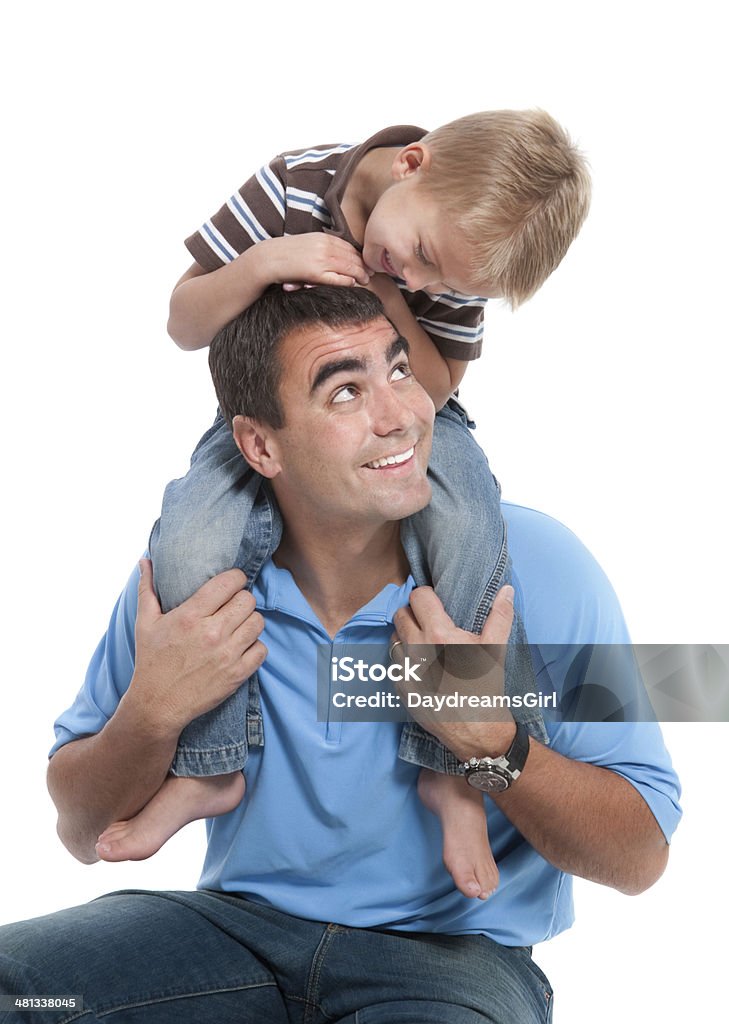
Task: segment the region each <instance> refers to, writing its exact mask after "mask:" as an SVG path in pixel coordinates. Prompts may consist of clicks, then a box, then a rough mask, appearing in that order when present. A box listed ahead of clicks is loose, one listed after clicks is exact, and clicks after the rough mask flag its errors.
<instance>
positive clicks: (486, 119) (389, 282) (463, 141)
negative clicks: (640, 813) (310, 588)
mask: <svg viewBox="0 0 729 1024" xmlns="http://www.w3.org/2000/svg"><path fill="white" fill-rule="evenodd" d="M589 190H590V186H589V175H588V173H587V170H586V168H585V165H584V162H583V160H582V158H581V156H580V155H579V153H578V152H577V151H576V150H575V148H574V147H573V146H572V145H571V143H570V142H569V139H568V138H567V136H566V135H565V133H564V132H563V130H562V129H561V128H560V127H559V125H557V124H556V123H555V122H554V121H553V120H552V118H550V117H549V116H548V115H547V114H545V113H544V112H541V111H525V112H520V111H493V112H484V113H480V114H473V115H470V116H468V117H464V118H461V119H460V120H458V121H454V122H452V123H450V124H447V125H445V126H443V127H442V128H439V129H437V130H436V131H434V132H431V133H428V134H426V133H425V132H424V131H423V130H422V129H419V128H414V127H402V126H401V127H396V128H389V129H386V130H385V131H383V132H379V133H378V134H377V135H375V136H373V137H372V138H371V139H369V140H368V141H367V142H365V143H363V144H362V145H360V146H357V147H351V146H345V145H336V146H322V147H317V148H315V149H310V150H302V151H297V152H292V153H285V154H282V155H281V156H279V157H277V158H276V159H274V160H273V161H272V162H271V163H270V164H269V165H268V166H266V167H264V168H262V169H261V170H260V171H259V172H258V174H257V175H255V176H254V177H253V178H251V179H250V180H249V181H248V182H246V184H244V185H243V186H242V187H241V189H240V190H239V192H238V193H236V195H234V196H233V197H232V198H231V199H230V200H229V201H228V203H227V204H226V205H225V206H223V207H222V208H221V210H220V211H219V212H218V213H217V214H216V215H215V216H214V217H213V218H212V219H211V220H210V221H208V222H207V223H206V224H205V225H204V226H203V227H202V229H201V230H200V231H199V232H197V233H196V234H194V235H192V236H191V237H190V238H188V239H187V241H186V245H187V247H188V249H189V251H190V252H191V254H192V256H193V257H194V259H195V263H194V264H193V266H192V267H191V268H190V269H189V270H188V271H187V273H186V274H184V275H183V277H182V278H181V279H180V281H179V282H178V283H177V285H176V286H175V289H174V291H173V294H172V299H171V303H170V319H169V324H168V329H169V332H170V334H171V336H172V337H173V339H174V340H175V341H176V342H177V344H179V345H180V347H182V348H184V349H196V348H201V347H203V346H206V345H208V344H210V342H211V341H212V339H213V338H214V336H215V335H216V334H217V332H218V331H219V330H220V329H221V328H222V327H224V326H225V325H226V324H227V323H229V321H231V320H232V319H233V318H234V317H235V316H236V315H238V314H239V313H240V312H242V311H243V310H244V309H246V308H248V306H250V305H251V304H252V303H253V302H254V301H255V300H256V299H257V298H258V297H259V296H260V295H261V294H262V293H263V291H264V290H265V289H266V288H267V287H269V286H270V285H272V284H276V283H278V284H281V285H283V287H284V288H294V287H300V286H301V285H316V284H335V285H341V286H344V287H348V286H354V285H360V286H363V287H368V288H371V289H372V290H374V291H375V292H376V293H377V294H378V295H379V297H380V298H381V300H382V302H383V304H384V307H385V311H386V314H387V316H388V317H389V319H390V320H391V321H392V323H393V324H394V326H395V327H396V329H397V330H398V331H399V333H400V334H401V335H403V336H404V337H405V338H407V340H408V342H409V345H410V363H411V366H412V370H413V372H414V373H415V376H416V377H417V378H418V379H419V381H420V383H421V384H422V385H423V386H424V387H425V389H426V390H427V391H428V393H429V394H430V397H431V398H432V400H433V402H434V404H435V407H436V409H437V410H439V412H438V416H437V417H436V429H435V431H434V439H433V453H432V456H431V464H430V475H431V484H432V487H433V499H432V501H431V504H430V505H429V506H428V508H427V509H426V510H424V511H423V512H421V513H419V514H418V515H417V516H414V517H412V518H411V519H409V520H406V521H405V522H404V523H403V527H402V540H403V545H404V548H405V551H406V554H407V556H408V560H409V563H410V567H411V571H412V573H413V576H414V578H415V581H416V583H417V584H418V585H423V584H432V585H434V586H435V588H436V591H437V593H438V594H439V596H440V598H441V600H442V601H443V604H444V606H445V608H446V611H447V612H448V614H449V615H450V616H451V618H452V619H453V620H454V622H455V623H456V624H457V625H458V626H460V627H461V628H463V629H466V630H470V631H472V632H480V630H481V627H482V626H483V622H484V620H485V617H486V615H487V613H488V611H489V609H490V606H491V602H492V601H493V598H494V596H495V594H496V592H497V591H498V589H499V588H500V587H501V586H502V584H503V583H504V582H506V580H507V579H508V570H509V561H508V554H507V552H506V544H505V531H504V527H503V523H502V520H501V516H500V511H499V488H498V484H497V483H496V481H495V480H494V478H493V477H492V476H491V473H490V470H489V468H488V462H487V461H486V459H485V456H484V455H483V453H482V452H481V450H480V449H479V448H478V446H477V445H476V444H475V442H474V440H473V438H472V435H471V433H470V430H469V429H468V427H469V426H472V424H470V423H469V422H468V420H467V417H466V416H465V413H464V412H463V410H462V409H461V407H460V406H459V405H458V403H457V402H455V400H454V399H453V398H452V397H451V396H452V394H453V392H454V391H455V389H456V388H457V387H458V384H459V383H460V381H461V379H462V377H463V374H464V372H465V369H466V364H467V362H468V361H469V360H471V359H475V358H477V357H478V356H479V355H480V351H481V323H482V318H483V306H484V302H485V300H486V299H488V298H496V297H504V298H506V299H508V300H509V301H510V302H511V304H512V306H516V305H518V304H519V303H521V302H523V301H524V300H525V299H527V298H529V297H530V296H531V295H532V294H533V293H534V292H535V291H536V290H537V289H538V288H539V287H540V285H541V284H542V283H543V282H544V280H546V278H547V277H548V276H549V274H550V273H551V272H552V271H553V270H554V269H555V267H556V266H557V265H558V264H559V262H560V260H561V259H562V257H563V256H564V254H565V252H566V251H567V249H568V247H569V245H570V243H571V242H572V240H573V239H574V237H575V236H576V234H577V232H578V230H579V228H580V226H581V224H582V221H583V220H584V217H585V215H586V213H587V209H588V205H589ZM352 391H353V389H351V388H342V389H340V390H339V392H338V394H337V396H336V399H335V400H336V401H337V402H347V401H350V400H352V399H353V398H354V397H356V396H355V395H354V394H353V393H352ZM315 443H316V439H315V438H312V444H315ZM384 447H387V443H385V444H384ZM390 447H392V448H393V450H392V451H389V449H388V451H387V452H386V453H384V452H383V458H382V459H378V460H377V465H375V464H373V465H372V466H371V467H367V468H368V469H372V470H373V471H378V470H381V469H384V468H385V466H386V465H387V461H386V460H388V459H389V460H391V461H401V460H403V459H406V458H408V457H409V456H410V455H411V454H412V453H408V452H400V451H399V450H395V449H397V442H396V441H392V442H390ZM280 529H281V526H280V519H279V517H278V513H277V510H276V508H275V503H273V501H272V498H271V497H270V495H268V493H267V492H266V490H265V487H264V486H262V484H261V481H260V478H258V477H257V476H256V475H255V474H253V473H252V471H251V470H250V468H249V467H248V466H247V464H246V463H245V461H244V460H243V459H242V458H241V457H240V455H239V453H238V450H237V448H236V447H235V444H234V442H233V440H232V437H231V435H230V431H229V430H228V428H227V427H226V425H225V423H224V422H223V420H222V418H221V417H220V416H218V419H217V420H216V422H215V423H214V424H213V427H212V428H211V429H210V430H209V431H208V433H207V434H206V435H205V436H204V437H203V439H202V440H201V442H200V444H199V445H198V447H197V449H196V450H195V453H194V454H193V458H192V463H191V469H190V472H189V473H188V475H187V476H186V477H185V478H184V479H183V480H181V481H173V482H172V483H171V484H170V485H169V486H168V488H167V491H166V492H165V499H164V503H163V510H162V516H161V518H160V520H159V521H158V523H157V524H156V526H155V530H154V531H153V535H152V538H151V542H150V550H151V553H152V557H153V561H154V566H155V582H156V585H157V588H158V592H159V595H160V600H161V603H162V607H163V609H164V610H168V609H170V608H172V607H175V606H176V605H178V604H180V603H181V602H182V601H184V600H185V599H186V598H187V597H189V596H190V595H191V594H192V593H193V592H194V591H195V590H196V589H197V588H198V587H199V586H200V585H201V584H202V583H203V582H204V581H205V580H206V579H208V578H209V577H210V576H212V575H214V574H215V573H217V572H221V571H223V570H224V569H228V568H230V567H231V566H232V565H236V566H238V567H239V568H242V569H243V570H244V572H245V573H246V575H247V577H248V583H247V586H249V587H250V586H251V584H252V582H253V580H254V578H255V576H256V574H257V572H258V570H259V569H260V566H261V564H262V563H263V561H265V559H266V558H267V557H270V556H271V555H272V554H273V552H274V551H275V550H276V547H277V546H278V542H279V540H280ZM181 552H184V555H183V554H181ZM525 642H526V637H525V635H524V632H523V627H522V625H521V623H520V622H519V621H518V620H517V621H516V622H515V626H514V630H513V631H512V636H511V640H510V644H509V648H508V651H507V661H506V690H507V693H510V694H512V695H514V694H519V693H524V692H526V691H528V690H530V689H532V688H533V672H532V668H531V662H530V658H529V653H528V649H527V648H526V647H525V646H524V645H525ZM246 700H247V704H246ZM515 717H516V718H517V719H518V720H520V721H522V722H523V723H524V724H525V725H526V726H527V728H528V729H529V730H530V732H531V733H532V734H533V735H534V736H535V737H536V738H538V739H540V740H542V741H543V742H545V741H546V732H545V730H544V725H543V722H542V720H541V717H540V716H539V715H538V714H536V713H534V712H524V711H522V712H517V713H515ZM261 738H262V733H261V716H260V699H259V694H258V686H257V680H256V677H255V676H253V677H251V679H250V680H249V682H248V685H247V687H242V688H241V690H239V691H238V693H236V694H235V695H234V696H233V697H232V698H230V699H229V700H228V701H226V702H225V703H224V704H223V705H221V706H220V707H219V708H216V709H215V710H214V711H213V712H210V713H209V714H208V715H205V716H203V718H202V719H199V720H198V721H196V722H193V723H191V725H190V726H188V728H187V729H186V730H185V731H184V732H183V734H182V736H181V738H180V746H179V747H178V752H177V756H176V758H175V762H174V763H173V766H172V773H173V774H171V775H170V776H169V778H168V780H167V782H166V783H165V785H164V786H163V787H162V789H161V790H160V791H159V793H158V794H157V795H156V796H155V797H154V799H153V800H152V801H150V803H149V804H148V805H147V806H146V807H145V808H143V809H142V811H141V812H140V813H139V814H138V815H137V816H136V817H135V818H134V819H132V820H131V821H129V822H118V823H116V824H115V825H112V826H110V828H109V829H107V830H106V831H105V832H104V833H103V835H102V836H100V837H99V844H98V847H97V851H98V853H99V856H100V857H101V858H102V859H106V860H122V859H139V858H143V857H148V856H150V855H151V854H153V853H154V852H156V851H157V850H158V849H159V847H160V846H161V845H162V844H163V843H164V842H166V840H167V839H168V838H169V837H170V836H171V835H172V834H173V833H174V832H175V831H177V830H178V829H179V828H180V827H182V825H184V824H186V823H187V822H188V821H192V820H194V819H196V818H200V817H209V816H214V815H217V814H222V813H225V812H226V811H228V810H231V809H232V808H233V807H234V806H236V805H237V803H238V802H239V800H240V799H241V798H242V796H243V793H244V789H245V781H244V777H243V775H242V773H241V769H242V768H243V766H244V764H245V761H246V758H247V743H248V742H251V743H260V742H261ZM400 756H401V757H403V758H404V759H405V760H408V761H410V762H413V763H416V764H419V765H421V766H422V770H421V773H420V776H419V785H418V791H419V794H420V796H421V798H422V799H423V800H424V802H425V803H426V805H427V806H428V807H430V809H431V810H433V811H434V813H436V814H438V816H439V817H440V820H441V823H442V827H443V834H444V860H445V863H446V866H447V867H448V869H449V870H450V872H451V874H452V875H453V878H454V880H455V882H456V885H457V886H458V888H459V889H460V890H461V892H463V893H464V895H466V896H471V897H479V898H482V899H484V898H487V897H488V896H489V895H490V894H491V893H492V892H493V891H494V889H495V887H496V884H497V881H498V871H497V868H496V864H495V862H494V859H493V856H492V854H491V850H490V847H489V844H488V835H487V831H486V819H485V815H484V808H483V798H482V795H481V794H480V793H479V792H477V791H475V790H472V789H470V788H469V787H468V786H467V785H466V782H465V780H464V779H463V778H462V776H461V777H459V767H458V764H457V762H456V760H455V758H454V757H453V755H451V754H450V752H449V751H446V750H445V749H444V748H442V747H441V746H440V744H438V743H437V742H436V741H435V740H434V739H433V737H431V736H429V735H428V734H426V733H424V732H423V731H422V730H420V729H419V728H418V727H417V726H415V725H414V724H412V723H411V724H408V725H406V726H405V728H404V730H403V740H402V744H401V748H400ZM432 769H436V770H435V771H433V770H432Z"/></svg>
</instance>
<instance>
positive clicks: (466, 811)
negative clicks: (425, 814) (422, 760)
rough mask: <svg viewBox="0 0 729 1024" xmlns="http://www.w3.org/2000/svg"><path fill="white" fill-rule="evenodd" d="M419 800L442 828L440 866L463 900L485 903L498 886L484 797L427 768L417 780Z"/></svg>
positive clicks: (462, 782) (456, 777) (454, 778)
mask: <svg viewBox="0 0 729 1024" xmlns="http://www.w3.org/2000/svg"><path fill="white" fill-rule="evenodd" d="M418 796H419V797H420V799H421V800H422V801H423V803H424V804H425V806H426V807H427V808H428V810H429V811H432V812H433V814H435V815H437V816H438V817H439V818H440V823H441V826H442V828H443V863H444V864H445V866H446V867H447V868H448V870H449V871H450V873H451V875H452V876H453V881H454V882H455V883H456V885H457V886H458V888H459V889H460V891H461V892H462V893H463V895H464V896H470V897H472V898H473V899H476V898H478V899H480V900H486V899H488V898H489V896H492V895H493V893H494V892H495V891H496V887H497V885H498V884H499V869H498V868H497V867H496V861H495V860H494V857H493V854H492V853H491V846H490V845H489V834H488V830H487V827H486V811H485V809H484V805H483V795H482V794H481V793H479V792H478V790H475V789H472V788H471V787H470V786H469V785H468V784H467V782H466V781H465V779H464V778H462V777H461V776H460V775H442V774H441V773H440V772H431V771H429V770H428V769H427V768H422V769H421V770H420V775H419V776H418Z"/></svg>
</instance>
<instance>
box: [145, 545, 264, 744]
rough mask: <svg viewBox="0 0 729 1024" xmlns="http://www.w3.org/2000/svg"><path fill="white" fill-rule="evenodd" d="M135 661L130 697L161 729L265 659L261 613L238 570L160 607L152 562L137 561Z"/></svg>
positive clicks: (228, 690)
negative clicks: (165, 607)
mask: <svg viewBox="0 0 729 1024" xmlns="http://www.w3.org/2000/svg"><path fill="white" fill-rule="evenodd" d="M140 568H141V578H140V581H139V603H138V610H137V623H136V630H135V636H136V663H135V669H134V676H133V677H132V681H131V684H130V687H129V697H130V698H131V699H132V700H134V701H136V702H137V703H138V704H139V705H140V707H144V708H145V709H147V711H148V714H149V717H150V719H151V720H153V721H156V722H157V723H159V725H160V726H161V727H162V729H163V730H165V731H166V730H169V731H170V732H172V733H176V734H179V733H180V732H181V731H182V729H184V727H185V726H186V725H187V724H188V723H189V722H191V721H192V720H193V719H194V718H197V717H198V716H199V715H201V714H203V713H204V712H206V711H210V710H211V709H212V708H214V707H216V706H217V705H218V704H220V703H222V702H223V701H224V700H225V699H226V698H227V697H229V696H230V695H231V694H232V693H234V692H235V691H236V690H237V689H238V687H239V686H240V685H241V684H242V683H243V682H244V681H245V680H246V679H247V678H248V677H249V676H250V675H251V674H252V673H253V672H255V671H256V669H257V668H259V667H260V665H261V664H262V663H263V661H264V659H265V657H266V654H267V653H268V652H267V650H266V647H265V646H264V644H263V643H262V642H261V641H260V640H259V639H258V637H259V636H260V634H261V631H262V630H263V625H264V623H263V616H262V615H261V614H260V613H259V612H257V611H256V601H255V598H254V597H253V595H252V594H251V593H249V592H248V591H246V590H243V589H242V587H243V586H244V584H245V582H246V577H245V574H244V573H242V572H241V571H240V570H239V569H230V570H228V571H227V572H223V573H220V575H218V576H215V577H213V579H211V580H208V582H207V583H205V584H204V585H203V586H202V587H200V589H199V590H198V591H197V592H196V593H195V594H193V595H192V597H190V598H189V599H188V600H187V601H185V602H184V604H181V605H180V606H179V608H174V609H173V610H172V611H170V612H167V613H166V614H163V613H162V611H161V609H160V606H159V601H158V600H157V597H156V595H155V592H154V587H153V583H152V564H151V562H150V561H149V560H148V559H142V561H141V562H140Z"/></svg>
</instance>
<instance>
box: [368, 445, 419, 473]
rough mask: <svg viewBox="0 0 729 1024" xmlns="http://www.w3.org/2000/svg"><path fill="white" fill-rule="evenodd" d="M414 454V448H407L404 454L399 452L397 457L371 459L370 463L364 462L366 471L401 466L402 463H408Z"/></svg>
mask: <svg viewBox="0 0 729 1024" xmlns="http://www.w3.org/2000/svg"><path fill="white" fill-rule="evenodd" d="M414 454H415V446H414V445H413V446H412V447H411V448H408V449H407V450H406V451H404V452H400V453H399V454H397V455H385V456H383V457H382V458H380V459H373V460H372V462H366V463H365V468H366V469H385V468H386V467H387V466H401V465H402V464H403V463H404V462H409V461H410V459H412V457H413V455H414Z"/></svg>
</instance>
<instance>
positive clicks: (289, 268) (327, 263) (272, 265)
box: [256, 231, 370, 288]
mask: <svg viewBox="0 0 729 1024" xmlns="http://www.w3.org/2000/svg"><path fill="white" fill-rule="evenodd" d="M256 250H257V251H258V253H259V255H261V256H264V258H265V260H266V263H267V267H268V273H267V277H268V278H269V280H270V283H271V284H282V285H284V287H285V288H294V287H300V286H301V285H305V284H312V285H313V284H333V285H343V286H345V287H351V286H352V285H357V284H360V285H366V284H368V283H369V280H370V273H369V271H368V270H367V268H366V267H365V265H364V263H363V262H362V257H361V256H360V254H359V253H358V252H357V250H356V249H355V248H354V246H353V245H350V244H349V242H345V241H344V239H343V238H336V237H335V236H334V235H326V234H323V233H320V232H317V231H312V232H309V233H308V234H304V235H286V236H285V237H283V238H268V239H266V240H265V241H264V242H259V243H258V245H257V246H256Z"/></svg>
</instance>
